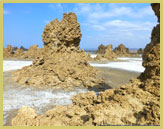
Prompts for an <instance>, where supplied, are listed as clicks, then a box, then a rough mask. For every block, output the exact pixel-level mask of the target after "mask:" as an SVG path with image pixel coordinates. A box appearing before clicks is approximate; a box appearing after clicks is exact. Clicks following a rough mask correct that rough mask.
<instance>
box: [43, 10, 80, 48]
mask: <svg viewBox="0 0 163 129" xmlns="http://www.w3.org/2000/svg"><path fill="white" fill-rule="evenodd" d="M80 39H81V31H80V24H79V23H78V22H77V17H76V15H75V14H74V13H72V12H70V13H69V14H66V13H64V16H63V19H62V20H61V22H59V21H58V20H57V19H56V20H53V21H51V22H50V23H49V24H47V25H46V26H45V28H44V32H43V34H42V40H43V42H44V46H46V47H48V48H50V49H53V48H55V47H60V46H62V45H64V46H66V47H71V48H72V47H73V48H75V49H78V48H79V43H80Z"/></svg>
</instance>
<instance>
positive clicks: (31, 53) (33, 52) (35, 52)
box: [23, 45, 41, 59]
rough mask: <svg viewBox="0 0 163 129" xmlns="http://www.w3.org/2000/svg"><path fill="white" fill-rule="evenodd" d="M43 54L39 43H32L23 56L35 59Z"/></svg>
mask: <svg viewBox="0 0 163 129" xmlns="http://www.w3.org/2000/svg"><path fill="white" fill-rule="evenodd" d="M40 55H41V48H38V45H32V46H31V47H30V48H29V49H28V51H26V53H25V54H24V56H23V58H31V59H35V58H36V57H38V56H40Z"/></svg>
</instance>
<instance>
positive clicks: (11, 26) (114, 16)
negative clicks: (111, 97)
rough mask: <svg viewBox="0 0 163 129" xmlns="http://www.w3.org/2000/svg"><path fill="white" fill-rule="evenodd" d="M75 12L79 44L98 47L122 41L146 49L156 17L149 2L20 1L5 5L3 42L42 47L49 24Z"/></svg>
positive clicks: (92, 47)
mask: <svg viewBox="0 0 163 129" xmlns="http://www.w3.org/2000/svg"><path fill="white" fill-rule="evenodd" d="M68 12H75V13H76V15H77V17H78V22H79V23H80V25H81V31H82V40H81V43H80V47H81V48H84V49H96V48H97V47H98V46H99V45H100V44H104V45H107V44H113V47H116V46H118V45H119V44H120V43H123V44H125V46H126V47H129V48H144V47H145V45H146V44H147V43H149V42H150V34H151V31H152V28H153V26H154V25H156V24H157V19H156V17H155V16H154V13H153V11H152V9H151V7H150V4H149V3H145V4H142V3H137V4H124V3H123V4H122V3H121V4H117V3H101V4H99V3H92V4H86V3H84V4H82V3H80V4H70V3H67V4H60V3H58V4H56V3H54V4H53V3H46V4H41V3H40V4H38V3H35V4H30V3H29V4H25V3H23V4H20V3H19V4H17V3H13V4H11V3H7V4H4V5H3V37H4V39H3V41H4V42H3V45H4V47H6V46H7V44H10V45H12V46H18V47H20V46H21V45H23V46H24V47H26V48H29V46H31V45H33V44H38V45H39V47H42V46H43V42H42V38H41V34H42V32H43V29H44V27H45V25H46V24H47V23H49V22H50V21H51V20H53V19H56V18H58V19H59V20H61V19H62V17H63V13H68Z"/></svg>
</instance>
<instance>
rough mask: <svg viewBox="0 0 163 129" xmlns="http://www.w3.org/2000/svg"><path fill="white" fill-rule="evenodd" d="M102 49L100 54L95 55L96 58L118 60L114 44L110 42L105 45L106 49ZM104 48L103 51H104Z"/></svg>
mask: <svg viewBox="0 0 163 129" xmlns="http://www.w3.org/2000/svg"><path fill="white" fill-rule="evenodd" d="M99 50H100V51H101V53H100V54H98V55H97V56H96V57H95V60H101V59H107V60H116V59H117V56H116V54H115V53H114V52H113V51H112V45H111V44H109V45H107V46H106V47H105V49H102V48H101V49H99ZM102 50H103V51H102Z"/></svg>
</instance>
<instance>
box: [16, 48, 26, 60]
mask: <svg viewBox="0 0 163 129" xmlns="http://www.w3.org/2000/svg"><path fill="white" fill-rule="evenodd" d="M23 56H24V50H23V49H20V48H18V49H17V50H16V52H15V54H14V57H17V58H22V57H23Z"/></svg>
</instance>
